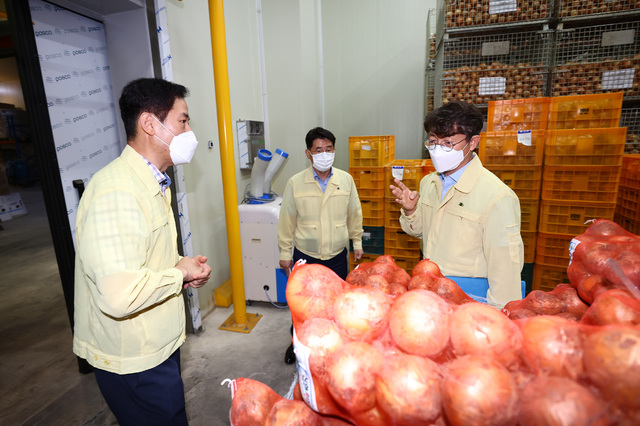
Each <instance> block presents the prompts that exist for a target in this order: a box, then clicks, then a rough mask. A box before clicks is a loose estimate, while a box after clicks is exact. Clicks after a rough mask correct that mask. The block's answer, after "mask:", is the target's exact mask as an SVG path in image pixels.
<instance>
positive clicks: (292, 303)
mask: <svg viewBox="0 0 640 426" xmlns="http://www.w3.org/2000/svg"><path fill="white" fill-rule="evenodd" d="M343 283H344V281H342V280H341V279H340V277H339V276H338V275H336V273H335V272H333V271H332V270H331V269H329V268H327V267H326V266H322V265H318V264H304V265H297V266H296V267H295V268H293V271H292V272H291V275H290V276H289V280H288V281H287V296H286V297H287V304H288V305H289V308H290V309H291V315H292V316H293V317H294V320H297V321H305V320H307V319H309V318H316V317H321V318H327V319H332V318H333V314H334V312H333V305H334V303H335V301H336V298H337V297H338V295H339V294H341V293H342V292H343V287H342V285H343Z"/></svg>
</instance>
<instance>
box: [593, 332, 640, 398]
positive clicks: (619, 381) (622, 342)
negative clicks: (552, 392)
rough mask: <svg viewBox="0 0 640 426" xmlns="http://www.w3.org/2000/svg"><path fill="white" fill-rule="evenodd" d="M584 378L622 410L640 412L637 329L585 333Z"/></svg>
mask: <svg viewBox="0 0 640 426" xmlns="http://www.w3.org/2000/svg"><path fill="white" fill-rule="evenodd" d="M584 366H585V371H586V373H587V377H588V378H589V379H590V380H591V381H592V382H593V383H594V384H595V385H596V386H597V387H598V388H599V389H600V391H601V392H602V395H603V396H604V397H605V398H606V399H607V400H611V401H612V402H613V403H614V404H615V405H616V406H617V407H619V408H621V409H623V410H627V409H628V410H640V327H637V326H630V325H623V324H616V325H609V326H604V327H597V328H594V329H593V330H589V331H588V336H587V338H586V340H585V343H584Z"/></svg>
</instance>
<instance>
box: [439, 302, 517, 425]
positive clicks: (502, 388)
mask: <svg viewBox="0 0 640 426" xmlns="http://www.w3.org/2000/svg"><path fill="white" fill-rule="evenodd" d="M464 306H469V305H464ZM447 370H448V372H447V373H446V374H445V378H444V380H443V381H442V406H443V409H444V412H445V415H446V417H447V420H448V421H449V423H451V424H452V425H454V426H457V425H460V426H463V425H464V426H467V425H474V426H482V425H491V426H493V425H496V426H497V425H507V424H513V420H514V418H515V415H516V403H517V400H518V398H517V385H516V381H515V379H514V378H513V376H512V375H511V373H509V371H508V370H507V369H506V368H505V367H504V366H502V365H501V364H499V363H498V362H496V361H495V360H493V359H491V358H490V357H487V356H465V357H461V358H457V359H456V360H454V361H453V362H451V363H450V364H448V365H447Z"/></svg>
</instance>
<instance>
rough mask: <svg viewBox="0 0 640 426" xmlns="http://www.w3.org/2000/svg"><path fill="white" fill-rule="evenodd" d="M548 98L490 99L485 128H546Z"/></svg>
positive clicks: (493, 129) (498, 129)
mask: <svg viewBox="0 0 640 426" xmlns="http://www.w3.org/2000/svg"><path fill="white" fill-rule="evenodd" d="M549 102H550V100H549V98H529V99H513V100H506V101H490V102H489V109H488V111H487V130H488V131H490V132H493V131H503V130H546V129H547V120H548V119H549Z"/></svg>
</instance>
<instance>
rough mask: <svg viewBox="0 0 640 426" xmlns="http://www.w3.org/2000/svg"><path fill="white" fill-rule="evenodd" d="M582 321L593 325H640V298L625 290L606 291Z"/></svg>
mask: <svg viewBox="0 0 640 426" xmlns="http://www.w3.org/2000/svg"><path fill="white" fill-rule="evenodd" d="M581 322H582V323H583V324H592V325H609V324H629V325H640V300H638V299H635V298H633V297H631V295H630V294H629V293H628V292H626V291H624V290H618V289H614V290H608V291H605V292H604V293H602V294H601V295H600V296H598V298H597V299H596V300H595V301H594V302H593V304H592V305H591V306H590V307H589V309H588V310H587V312H586V313H585V314H584V316H583V317H582V321H581Z"/></svg>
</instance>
